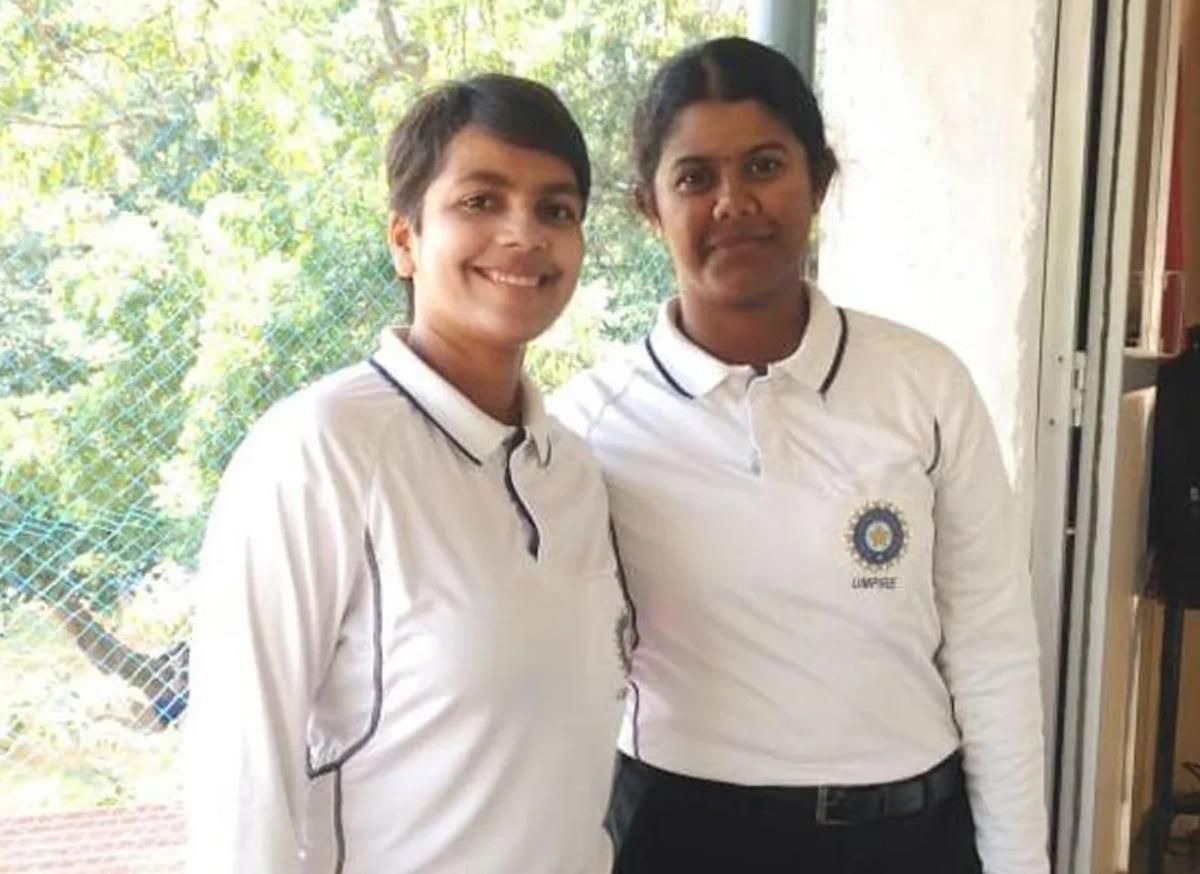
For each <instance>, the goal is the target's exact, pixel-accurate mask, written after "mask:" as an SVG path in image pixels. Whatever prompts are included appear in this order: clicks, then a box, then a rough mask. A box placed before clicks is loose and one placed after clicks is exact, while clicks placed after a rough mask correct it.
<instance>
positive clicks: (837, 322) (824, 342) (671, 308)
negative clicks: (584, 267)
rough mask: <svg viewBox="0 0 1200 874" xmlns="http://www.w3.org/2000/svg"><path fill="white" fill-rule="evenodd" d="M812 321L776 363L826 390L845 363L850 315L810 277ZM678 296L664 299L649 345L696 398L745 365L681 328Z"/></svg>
mask: <svg viewBox="0 0 1200 874" xmlns="http://www.w3.org/2000/svg"><path fill="white" fill-rule="evenodd" d="M806 287H807V289H808V301H809V309H808V325H807V326H806V327H805V329H804V336H803V337H802V338H801V340H800V345H799V346H798V347H797V348H796V351H795V352H793V353H792V354H791V355H789V356H788V357H787V358H785V359H783V360H782V361H778V362H776V363H774V364H772V365H771V369H778V370H780V371H782V372H783V373H786V374H787V375H788V376H790V377H792V378H793V379H795V380H796V381H797V382H799V383H801V384H802V385H805V386H808V387H809V388H811V389H812V390H813V391H815V392H818V393H819V394H821V395H824V394H825V392H826V391H828V390H829V386H830V385H832V384H833V380H834V378H835V377H836V376H837V372H838V369H839V368H840V367H841V363H842V354H843V353H844V351H845V348H846V336H847V327H848V326H847V324H846V315H845V313H844V312H843V311H842V310H841V308H839V307H835V306H833V304H831V303H830V302H829V299H828V298H827V297H825V295H824V294H823V293H822V292H821V291H820V289H818V288H817V287H816V286H815V285H812V284H811V283H806ZM678 314H679V299H678V298H672V299H671V300H668V301H665V302H664V303H663V304H662V306H661V307H659V310H658V319H657V321H656V322H655V324H654V328H653V329H652V330H651V332H650V335H649V336H648V337H647V338H646V351H647V352H648V353H649V355H650V359H651V361H652V362H653V363H654V366H655V367H656V368H657V369H658V371H659V373H660V374H662V377H663V378H664V379H665V380H666V381H667V382H668V383H669V384H670V385H671V387H672V388H674V389H675V391H677V392H678V393H679V394H681V395H683V396H684V397H687V398H697V397H702V396H703V395H706V394H708V393H709V392H710V391H712V390H713V389H715V388H716V387H717V386H718V385H720V384H721V383H722V382H723V381H724V380H725V378H726V377H728V376H729V375H730V374H731V373H734V372H736V371H738V370H743V369H744V367H743V366H741V365H735V364H727V363H725V362H724V361H721V360H720V359H718V358H715V357H713V356H712V355H710V354H709V353H708V352H706V351H704V350H703V349H701V348H700V347H699V346H697V345H696V344H695V343H693V342H692V341H691V340H690V339H688V337H687V336H686V335H685V334H684V333H683V331H682V330H680V328H679V324H678Z"/></svg>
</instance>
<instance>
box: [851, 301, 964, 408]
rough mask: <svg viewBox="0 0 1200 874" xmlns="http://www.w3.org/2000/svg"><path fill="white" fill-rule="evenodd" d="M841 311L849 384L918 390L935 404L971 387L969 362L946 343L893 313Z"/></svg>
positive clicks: (902, 392) (898, 390)
mask: <svg viewBox="0 0 1200 874" xmlns="http://www.w3.org/2000/svg"><path fill="white" fill-rule="evenodd" d="M842 311H843V312H844V313H845V316H846V348H845V351H844V360H843V361H842V376H841V378H842V379H844V380H845V381H846V382H847V383H848V384H850V385H853V386H855V387H859V388H863V389H864V390H865V389H868V388H870V387H871V386H874V387H876V390H879V389H886V390H888V392H889V393H899V394H900V395H901V396H903V395H905V394H908V395H912V396H916V397H919V398H922V399H924V400H925V401H927V402H928V403H929V404H930V405H932V406H934V407H937V406H940V405H941V404H942V403H944V402H946V401H947V400H948V399H949V398H950V397H952V396H958V395H961V393H962V392H963V391H964V390H965V391H968V392H969V391H971V390H972V389H971V386H972V383H971V377H970V375H969V373H968V371H967V368H966V366H965V365H964V364H963V362H962V361H961V360H960V359H959V357H958V356H957V355H956V354H955V353H954V352H953V351H952V350H951V349H950V347H949V346H947V345H946V344H945V343H943V342H941V341H940V340H937V339H935V338H933V337H931V336H929V335H928V334H925V333H923V332H921V331H918V330H917V329H915V328H911V327H909V326H907V325H903V324H900V323H899V322H895V321H892V320H891V319H886V318H883V317H881V316H876V315H872V314H870V313H864V312H861V311H859V310H853V309H843V310H842Z"/></svg>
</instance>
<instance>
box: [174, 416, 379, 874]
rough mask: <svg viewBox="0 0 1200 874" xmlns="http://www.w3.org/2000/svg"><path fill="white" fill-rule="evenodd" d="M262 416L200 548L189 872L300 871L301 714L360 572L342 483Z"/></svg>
mask: <svg viewBox="0 0 1200 874" xmlns="http://www.w3.org/2000/svg"><path fill="white" fill-rule="evenodd" d="M273 412H274V411H273ZM271 417H272V416H271V414H268V419H270V418H271ZM274 418H275V422H274V426H271V425H267V424H264V423H260V425H259V426H256V428H255V430H254V431H253V432H252V434H251V436H250V437H249V438H248V439H247V441H246V443H245V444H244V445H243V446H242V447H241V448H240V449H239V450H238V452H237V453H236V454H235V456H234V458H233V461H232V462H231V464H230V465H229V468H228V470H227V471H226V474H225V476H224V477H223V479H222V483H221V486H220V489H219V492H218V496H217V500H216V502H215V504H214V507H213V511H212V513H211V515H210V518H209V526H208V531H207V535H206V537H205V541H204V546H203V548H202V550H201V560H200V567H199V573H198V583H197V589H198V595H197V605H196V612H195V618H194V623H193V629H194V630H193V636H192V654H191V663H190V675H191V676H190V685H191V694H190V706H189V713H188V717H187V722H186V725H185V741H184V779H185V787H184V804H185V814H186V820H187V831H188V849H187V864H188V867H187V871H188V872H189V874H234V872H239V874H240V872H246V871H254V872H259V874H295V872H296V871H297V870H298V868H299V859H300V853H301V850H302V847H303V846H304V821H305V797H306V795H307V792H308V786H307V783H308V776H307V773H306V755H307V748H306V732H307V722H308V716H309V711H310V708H311V704H312V701H313V700H314V697H315V693H316V690H317V688H318V686H319V684H320V682H321V679H322V677H323V676H324V674H325V671H326V667H327V665H328V663H329V661H330V658H331V656H332V653H333V650H334V646H335V643H336V640H337V634H338V626H339V622H340V617H341V616H342V614H343V613H344V611H345V605H346V602H347V600H348V597H349V591H350V590H351V588H352V586H353V585H354V584H355V581H356V579H357V578H358V577H359V576H361V574H362V569H361V567H360V565H361V563H362V549H361V531H362V522H361V520H360V511H359V509H358V508H359V507H360V506H361V502H360V500H359V497H358V496H357V495H356V494H355V492H356V488H355V484H354V482H353V477H350V476H347V475H346V473H345V471H344V470H339V469H338V465H337V464H335V463H331V462H330V460H329V459H330V458H331V457H336V456H337V453H334V452H330V451H328V448H327V447H325V446H323V440H324V438H323V437H322V436H321V435H320V434H319V433H316V434H315V436H311V437H309V438H305V437H304V436H298V434H297V431H300V432H303V431H304V430H306V427H305V426H304V425H303V424H301V425H300V426H299V427H298V428H297V427H296V424H295V423H294V422H291V421H288V422H282V423H281V422H279V421H278V420H279V419H280V418H282V417H280V416H276V417H274ZM280 425H282V426H283V427H280ZM307 430H310V431H318V430H319V429H316V428H307ZM343 467H344V466H343Z"/></svg>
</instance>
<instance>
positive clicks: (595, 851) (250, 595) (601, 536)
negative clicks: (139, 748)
mask: <svg viewBox="0 0 1200 874" xmlns="http://www.w3.org/2000/svg"><path fill="white" fill-rule="evenodd" d="M523 396H524V398H525V411H524V422H525V424H524V429H523V430H522V431H520V432H518V431H516V430H515V429H513V428H510V427H507V426H505V425H503V424H501V423H499V422H496V421H495V420H493V419H491V418H489V417H488V416H486V415H485V414H484V413H482V412H481V411H480V410H479V409H478V408H476V407H475V406H473V405H472V404H471V403H470V402H469V401H468V400H467V399H466V398H465V397H464V396H463V395H461V394H460V393H459V392H458V391H456V390H455V389H454V388H453V387H452V386H451V385H450V384H448V383H447V382H446V381H445V380H443V379H442V378H441V377H440V376H438V375H437V374H436V373H435V372H434V371H433V370H431V369H430V368H429V367H427V366H426V365H425V364H424V363H423V362H421V360H420V359H419V358H417V357H416V356H415V355H414V354H413V353H412V352H411V351H410V350H409V349H408V348H407V347H406V346H405V345H404V343H403V342H402V341H401V340H400V339H398V338H397V336H395V335H394V334H393V333H390V332H388V333H385V334H384V336H383V339H382V344H381V346H380V348H379V350H378V352H377V353H376V355H375V357H374V358H373V359H372V360H371V362H369V363H364V364H361V365H359V366H355V367H351V368H348V369H346V370H343V371H340V372H338V373H336V374H334V375H332V376H331V377H328V378H326V379H324V380H322V381H320V382H318V383H317V384H315V385H314V386H312V387H310V388H308V389H306V390H303V391H301V392H299V393H298V394H296V395H293V396H292V397H290V398H288V399H287V400H285V401H283V402H282V403H280V404H278V405H277V406H275V407H274V408H273V409H272V410H270V411H269V412H268V413H267V415H266V416H265V417H264V418H263V419H262V420H261V421H260V422H259V423H258V424H257V425H256V426H255V427H254V428H253V429H252V431H251V433H250V435H249V436H248V438H247V439H246V441H245V442H244V444H243V445H242V446H241V447H240V448H239V449H238V451H237V453H236V454H235V456H234V458H233V460H232V462H231V464H230V466H229V468H228V470H227V472H226V474H225V476H224V478H223V481H222V485H221V488H220V493H219V496H218V498H217V501H216V503H215V506H214V509H213V513H212V516H211V519H210V524H209V529H208V533H207V537H206V540H205V544H204V548H203V551H202V559H201V564H200V572H199V598H198V605H197V614H196V619H195V631H194V638H193V649H192V660H191V684H192V685H191V705H190V710H189V715H188V720H187V726H186V730H187V739H186V752H185V765H186V768H185V770H186V809H187V818H188V831H189V845H188V862H189V869H188V870H189V872H192V874H234V872H237V874H246V872H254V874H297V872H303V874H316V872H320V874H403V872H420V874H437V872H446V874H451V872H452V874H462V872H472V874H474V872H479V874H487V872H496V874H509V872H512V874H516V872H521V874H529V872H543V874H576V872H578V874H597V872H601V871H607V870H608V866H609V864H610V855H611V848H610V845H609V841H608V838H607V836H606V835H605V834H604V832H603V830H602V820H603V816H604V808H605V803H606V801H607V797H608V789H609V780H610V777H611V772H612V754H613V745H614V743H615V738H616V733H617V727H618V723H619V720H620V711H621V706H622V705H621V702H620V698H621V695H622V692H623V689H624V686H625V668H624V660H625V654H623V651H622V646H623V645H624V641H625V634H626V630H625V628H624V625H625V622H624V619H623V617H624V616H625V613H626V608H625V598H624V595H623V593H622V590H621V587H620V583H619V581H618V579H617V577H616V563H615V560H614V557H613V553H612V548H611V539H610V530H609V523H608V506H607V500H606V497H605V492H604V485H603V481H602V479H601V476H600V472H599V470H598V469H597V467H596V466H595V463H594V461H593V460H592V459H591V457H590V454H589V453H588V451H587V449H586V447H584V446H583V444H582V443H581V442H580V441H579V439H578V438H577V437H575V436H574V435H573V434H570V433H569V432H567V431H566V430H565V429H563V428H562V427H561V426H560V425H559V424H558V423H556V422H555V421H553V420H552V419H549V418H548V417H546V415H545V414H544V413H543V412H542V407H541V402H540V399H539V397H538V394H537V390H536V389H535V388H534V387H533V386H532V385H530V384H526V385H524V387H523Z"/></svg>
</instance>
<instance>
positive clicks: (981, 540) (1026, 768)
mask: <svg viewBox="0 0 1200 874" xmlns="http://www.w3.org/2000/svg"><path fill="white" fill-rule="evenodd" d="M936 421H937V433H938V436H939V440H940V449H941V457H940V458H939V460H938V462H937V465H936V467H935V468H934V470H933V472H932V477H933V482H934V488H935V498H934V530H935V534H934V538H935V539H934V586H935V593H936V599H937V605H938V611H939V614H940V617H941V622H942V647H941V649H940V651H939V655H938V666H939V668H940V670H941V672H942V674H943V676H944V677H945V680H946V683H947V686H948V687H949V690H950V694H951V697H952V699H953V704H954V714H955V719H956V720H957V722H958V726H959V729H960V731H961V733H962V739H963V754H964V767H965V770H966V776H967V792H968V795H969V797H970V802H971V810H972V814H973V816H974V819H975V826H976V839H977V845H978V849H979V855H980V859H981V860H982V862H983V870H984V871H985V872H986V874H1045V872H1047V871H1048V870H1049V862H1048V858H1047V852H1046V849H1047V848H1046V840H1047V823H1046V808H1045V795H1044V789H1043V781H1044V771H1045V763H1044V757H1043V739H1042V704H1041V693H1040V687H1039V657H1038V642H1037V631H1036V626H1035V624H1034V616H1033V603H1032V595H1031V585H1030V578H1029V573H1028V570H1027V568H1026V567H1025V566H1024V565H1023V563H1022V562H1021V561H1020V559H1019V556H1021V555H1022V554H1023V550H1020V549H1018V548H1017V543H1016V541H1015V532H1014V528H1015V526H1014V518H1013V517H1014V502H1013V497H1012V492H1011V489H1010V486H1009V482H1008V477H1007V475H1006V473H1005V470H1004V465H1003V462H1002V459H1001V456H1000V449H999V445H998V443H997V440H996V436H995V432H994V430H993V428H992V426H991V420H990V419H989V417H988V413H987V410H986V408H985V407H984V404H983V401H982V399H981V398H980V397H979V393H978V392H977V391H976V389H975V386H974V385H973V383H972V382H971V379H970V376H969V375H968V374H967V373H966V370H965V369H964V368H962V367H961V365H958V366H957V368H956V374H955V378H954V380H953V381H951V383H950V388H949V391H947V392H946V395H945V396H944V397H943V399H942V402H941V403H940V404H939V410H938V414H937V420H936Z"/></svg>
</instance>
